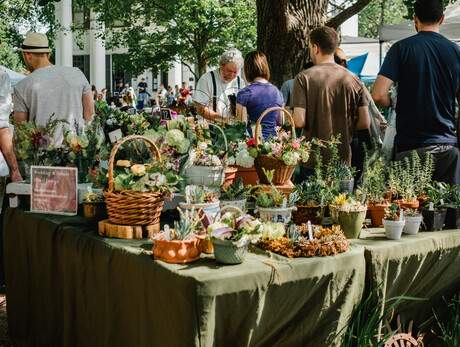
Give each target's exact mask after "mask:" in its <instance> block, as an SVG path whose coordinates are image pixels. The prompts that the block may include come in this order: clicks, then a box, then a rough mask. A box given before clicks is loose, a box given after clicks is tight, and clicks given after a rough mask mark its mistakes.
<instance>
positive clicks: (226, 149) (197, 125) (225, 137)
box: [192, 122, 228, 152]
mask: <svg viewBox="0 0 460 347" xmlns="http://www.w3.org/2000/svg"><path fill="white" fill-rule="evenodd" d="M204 124H207V125H212V126H213V127H216V128H217V129H219V131H220V132H221V133H222V135H223V136H224V145H225V152H228V142H227V136H225V133H224V131H223V130H222V128H221V127H220V126H218V125H217V124H214V123H209V122H205V123H204ZM200 125H201V124H195V125H194V126H192V128H196V127H199V126H200Z"/></svg>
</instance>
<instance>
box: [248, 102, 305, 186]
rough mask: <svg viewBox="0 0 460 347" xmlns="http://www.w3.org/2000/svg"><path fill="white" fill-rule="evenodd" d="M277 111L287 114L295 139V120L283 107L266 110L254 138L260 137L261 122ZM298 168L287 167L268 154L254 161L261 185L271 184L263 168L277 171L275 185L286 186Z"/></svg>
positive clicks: (257, 124) (274, 179)
mask: <svg viewBox="0 0 460 347" xmlns="http://www.w3.org/2000/svg"><path fill="white" fill-rule="evenodd" d="M275 110H279V111H282V112H284V113H285V114H286V116H287V118H288V119H289V121H290V122H291V127H292V138H293V139H295V138H296V135H295V127H294V119H293V118H292V116H291V114H290V113H289V112H288V111H286V110H285V109H284V108H282V107H271V108H269V109H266V110H265V111H264V112H263V113H262V114H261V115H260V117H259V119H258V120H257V123H256V129H255V131H254V136H257V137H258V136H259V127H260V122H261V121H262V119H263V118H264V117H265V115H266V114H267V113H269V112H271V111H275ZM255 147H256V149H257V150H258V149H259V144H258V141H256V142H255ZM296 166H297V165H286V164H285V163H284V161H283V160H282V159H281V158H275V157H272V156H271V155H268V154H259V155H258V156H257V158H256V159H255V161H254V167H255V168H256V171H257V175H258V176H259V182H260V183H261V184H270V182H268V180H267V177H266V176H265V174H264V171H263V170H262V168H265V170H268V171H271V170H275V174H274V176H273V181H272V183H273V184H275V185H285V184H287V183H288V182H289V181H290V180H291V177H292V174H293V173H294V170H295V168H296Z"/></svg>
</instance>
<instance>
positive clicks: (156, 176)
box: [150, 172, 168, 186]
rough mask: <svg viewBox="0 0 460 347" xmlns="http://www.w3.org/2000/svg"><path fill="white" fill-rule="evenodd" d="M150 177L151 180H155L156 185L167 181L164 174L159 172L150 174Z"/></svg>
mask: <svg viewBox="0 0 460 347" xmlns="http://www.w3.org/2000/svg"><path fill="white" fill-rule="evenodd" d="M150 179H151V180H152V181H153V182H155V185H156V186H161V185H163V184H166V183H168V181H167V180H166V176H165V175H163V174H161V173H159V172H157V173H153V174H151V175H150Z"/></svg>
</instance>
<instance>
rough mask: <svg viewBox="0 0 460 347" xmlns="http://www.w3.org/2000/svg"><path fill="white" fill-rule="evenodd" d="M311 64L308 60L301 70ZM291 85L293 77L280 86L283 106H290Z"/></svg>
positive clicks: (292, 85)
mask: <svg viewBox="0 0 460 347" xmlns="http://www.w3.org/2000/svg"><path fill="white" fill-rule="evenodd" d="M312 66H313V63H312V62H311V61H309V62H308V63H306V64H304V66H303V70H306V69H309V68H311V67H312ZM292 87H294V79H293V78H292V79H290V80H287V81H285V82H284V83H283V85H282V86H281V89H280V91H281V94H283V100H284V106H286V107H287V108H291V107H290V106H291V98H292Z"/></svg>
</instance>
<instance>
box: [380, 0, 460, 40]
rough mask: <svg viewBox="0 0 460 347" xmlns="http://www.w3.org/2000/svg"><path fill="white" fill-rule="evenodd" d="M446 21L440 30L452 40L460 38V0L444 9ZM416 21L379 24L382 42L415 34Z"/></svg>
mask: <svg viewBox="0 0 460 347" xmlns="http://www.w3.org/2000/svg"><path fill="white" fill-rule="evenodd" d="M444 16H445V17H444V22H443V23H442V24H441V27H440V32H441V34H442V35H444V36H445V37H447V38H448V39H450V40H453V41H457V40H460V0H457V1H456V2H455V3H454V4H450V5H448V6H447V7H446V10H445V11H444ZM416 33H417V32H416V30H415V25H414V21H409V22H405V23H401V24H395V25H381V26H379V39H380V42H381V43H382V42H387V41H398V40H401V39H405V38H406V37H409V36H412V35H415V34H416Z"/></svg>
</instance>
